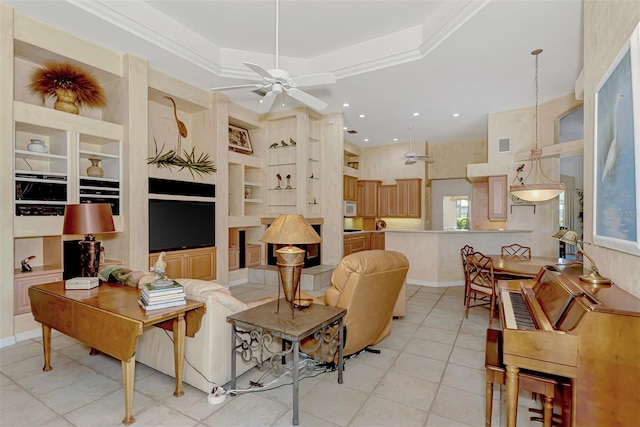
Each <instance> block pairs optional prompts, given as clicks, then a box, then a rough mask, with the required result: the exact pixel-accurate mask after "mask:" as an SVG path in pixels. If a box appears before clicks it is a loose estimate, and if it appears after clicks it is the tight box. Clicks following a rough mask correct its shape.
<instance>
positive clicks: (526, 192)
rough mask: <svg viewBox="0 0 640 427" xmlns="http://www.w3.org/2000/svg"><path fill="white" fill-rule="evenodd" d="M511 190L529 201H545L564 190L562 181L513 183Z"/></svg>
mask: <svg viewBox="0 0 640 427" xmlns="http://www.w3.org/2000/svg"><path fill="white" fill-rule="evenodd" d="M509 191H510V193H511V194H513V195H514V196H516V197H518V198H519V199H522V200H526V201H527V202H543V201H545V200H551V199H553V198H554V197H557V196H559V195H560V194H561V193H562V192H563V191H564V184H562V183H552V182H550V183H548V184H523V185H512V186H511V187H510V188H509Z"/></svg>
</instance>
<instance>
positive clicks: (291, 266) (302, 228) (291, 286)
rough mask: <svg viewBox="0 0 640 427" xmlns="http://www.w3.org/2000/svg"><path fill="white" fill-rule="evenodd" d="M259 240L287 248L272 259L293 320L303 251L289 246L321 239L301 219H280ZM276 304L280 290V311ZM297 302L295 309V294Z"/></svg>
mask: <svg viewBox="0 0 640 427" xmlns="http://www.w3.org/2000/svg"><path fill="white" fill-rule="evenodd" d="M259 240H260V241H261V242H265V243H271V244H274V245H287V246H284V247H282V248H280V249H278V250H276V255H277V265H278V273H279V276H280V282H281V283H282V289H283V291H284V297H285V299H286V300H287V302H290V303H291V317H294V307H295V302H294V300H295V295H296V291H298V285H299V283H300V274H301V272H302V265H303V264H304V257H305V254H306V251H305V250H303V249H300V248H298V247H296V246H293V245H294V244H305V245H309V244H314V243H320V242H321V241H322V239H321V238H320V236H318V233H316V231H315V230H314V229H313V227H311V225H310V224H309V222H308V221H307V220H306V219H304V217H303V216H302V215H280V216H279V217H278V218H276V220H275V221H273V223H272V224H271V225H270V226H269V228H268V229H267V231H265V232H264V234H263V235H262V237H260V239H259ZM279 301H280V288H278V308H277V310H278V312H279V311H280V302H279ZM298 301H299V303H298V305H301V302H300V293H298Z"/></svg>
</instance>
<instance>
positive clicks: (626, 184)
mask: <svg viewBox="0 0 640 427" xmlns="http://www.w3.org/2000/svg"><path fill="white" fill-rule="evenodd" d="M594 104H595V115H594V117H595V124H594V132H595V135H594V140H595V147H594V156H593V157H594V168H593V173H594V176H593V180H594V185H593V198H594V220H593V241H594V243H596V244H598V245H601V246H605V247H608V248H611V249H615V250H619V251H622V252H627V253H631V254H636V255H640V235H639V230H640V195H639V191H640V24H639V25H638V26H636V28H635V30H634V31H633V33H632V35H631V37H630V38H629V40H628V41H627V42H626V43H625V45H624V46H623V48H622V50H621V51H620V53H619V54H618V55H617V56H616V58H615V60H614V61H613V63H612V64H611V66H610V67H609V70H608V71H607V73H606V74H605V75H604V77H603V78H602V80H601V82H600V84H599V85H598V86H597V88H596V93H595V100H594Z"/></svg>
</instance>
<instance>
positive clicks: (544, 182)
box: [509, 49, 564, 202]
mask: <svg viewBox="0 0 640 427" xmlns="http://www.w3.org/2000/svg"><path fill="white" fill-rule="evenodd" d="M541 53H542V49H536V50H534V51H533V52H531V54H532V55H534V56H535V57H536V117H535V126H536V139H535V147H534V148H533V149H532V150H531V168H530V169H529V172H528V173H527V176H525V177H524V178H523V179H519V181H520V184H516V185H511V186H510V187H509V191H510V192H511V194H512V195H514V196H516V197H518V198H519V199H522V200H525V201H527V202H542V201H546V200H551V199H553V198H554V197H557V196H559V195H560V194H561V193H562V192H563V191H564V184H563V183H561V182H559V181H554V180H553V179H551V178H549V177H548V176H547V175H546V174H545V173H544V170H543V169H542V164H541V162H542V150H541V149H540V148H538V55H540V54H541ZM532 172H533V174H534V177H533V183H529V184H527V183H526V182H527V179H528V178H529V176H530V175H531V173H532Z"/></svg>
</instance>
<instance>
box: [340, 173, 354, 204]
mask: <svg viewBox="0 0 640 427" xmlns="http://www.w3.org/2000/svg"><path fill="white" fill-rule="evenodd" d="M342 184H343V190H342V191H343V193H342V194H343V199H344V200H349V201H354V202H355V201H356V200H357V198H358V195H357V192H358V178H356V177H353V176H349V175H344V176H343V177H342Z"/></svg>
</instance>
